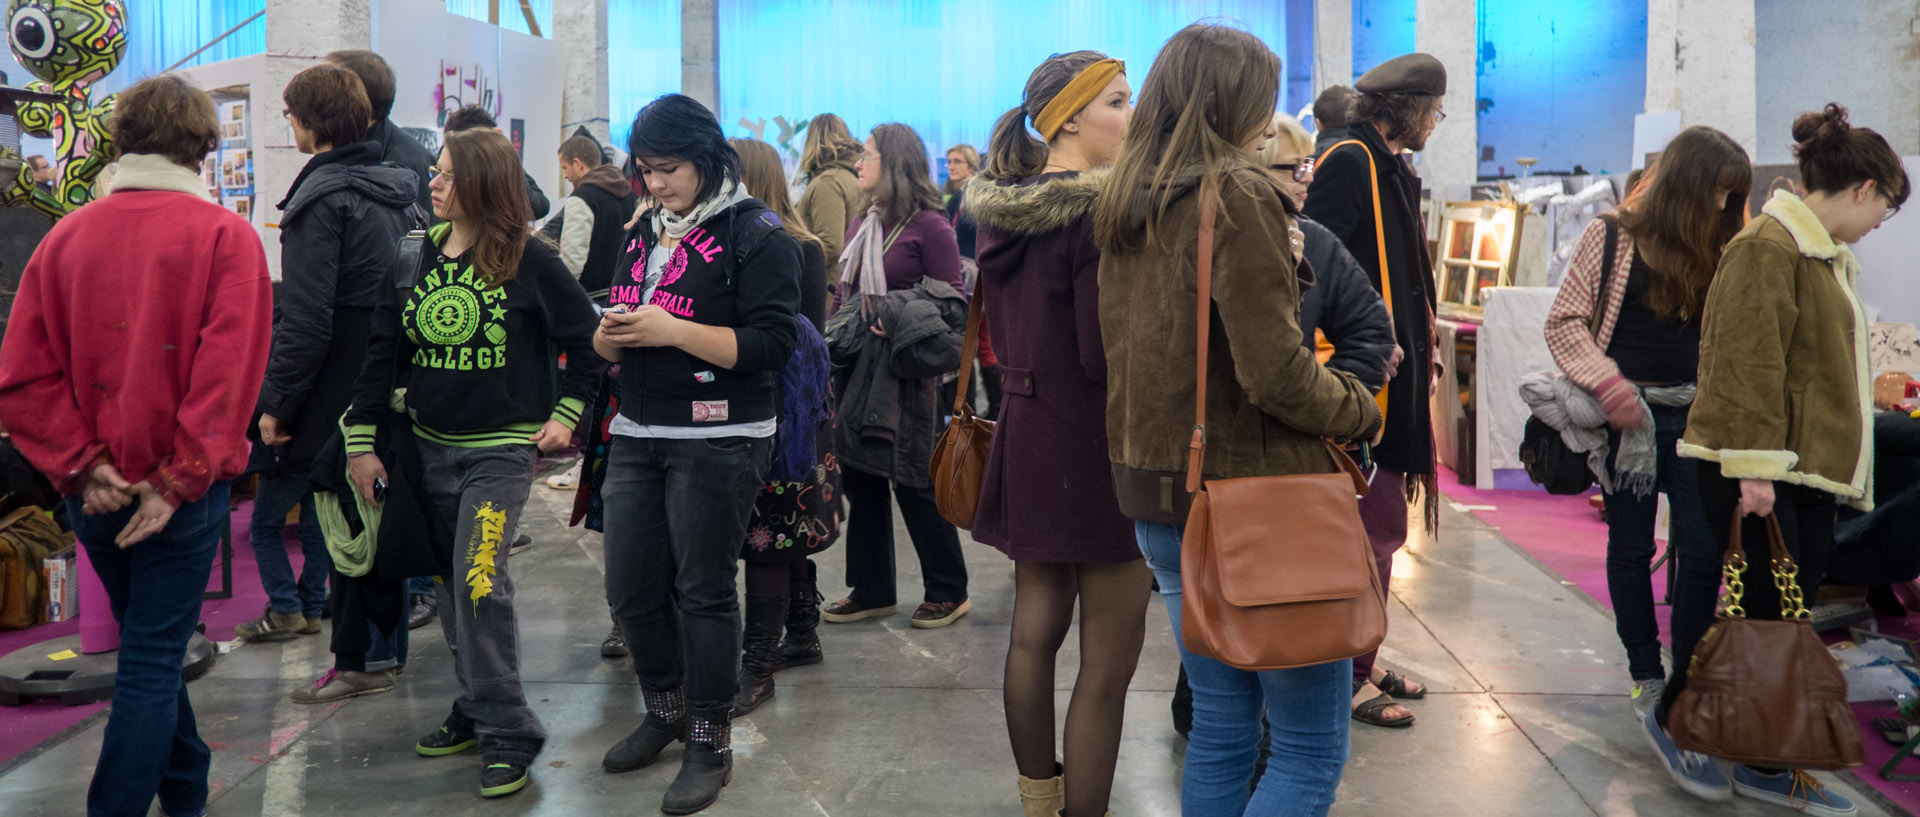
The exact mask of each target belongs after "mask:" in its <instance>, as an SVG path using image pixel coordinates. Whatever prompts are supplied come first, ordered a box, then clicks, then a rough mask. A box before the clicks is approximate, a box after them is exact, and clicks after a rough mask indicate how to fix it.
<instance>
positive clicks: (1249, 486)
mask: <svg viewBox="0 0 1920 817" xmlns="http://www.w3.org/2000/svg"><path fill="white" fill-rule="evenodd" d="M1214 210H1215V202H1214V201H1213V200H1212V199H1211V198H1209V197H1203V198H1202V199H1201V205H1200V265H1199V278H1200V286H1199V289H1200V291H1199V302H1200V305H1199V310H1200V312H1199V324H1198V325H1199V336H1200V345H1199V361H1198V369H1197V372H1198V374H1197V377H1196V382H1195V384H1194V421H1193V422H1194V426H1193V442H1192V444H1191V450H1190V452H1189V454H1188V460H1187V490H1188V491H1189V492H1192V493H1193V509H1192V510H1191V511H1190V512H1189V513H1188V515H1187V526H1186V531H1185V533H1184V535H1183V537H1182V540H1181V544H1180V585H1181V592H1182V593H1183V594H1184V595H1183V596H1182V598H1181V608H1180V609H1181V616H1182V623H1181V636H1182V638H1184V639H1185V641H1186V645H1187V649H1188V650H1189V651H1191V652H1193V653H1195V654H1197V655H1204V656H1207V657H1209V658H1213V659H1216V660H1218V661H1220V662H1221V663H1224V664H1226V665H1228V666H1231V667H1237V668H1240V669H1245V670H1269V669H1286V668H1289V667H1304V666H1311V665H1314V664H1324V663H1327V662H1329V661H1338V660H1340V659H1343V658H1352V657H1354V656H1357V655H1363V654H1365V653H1368V652H1371V651H1373V649H1374V648H1376V647H1378V646H1380V641H1381V639H1383V638H1385V637H1386V634H1387V606H1386V596H1385V594H1384V593H1383V592H1382V590H1381V588H1380V573H1379V571H1378V570H1377V569H1376V568H1375V566H1374V560H1373V548H1372V547H1370V546H1369V545H1368V542H1367V532H1366V528H1365V527H1364V526H1363V525H1362V524H1361V522H1360V501H1359V498H1358V497H1359V496H1360V495H1364V494H1365V493H1366V492H1367V481H1366V478H1365V477H1363V476H1361V474H1360V468H1359V466H1357V465H1355V464H1354V462H1353V458H1352V457H1349V456H1347V452H1346V451H1343V450H1341V448H1340V447H1339V446H1336V445H1334V444H1333V442H1332V441H1331V440H1322V442H1323V443H1325V445H1326V448H1327V454H1328V456H1329V457H1331V458H1332V463H1333V465H1335V466H1336V469H1335V470H1334V471H1333V472H1332V473H1325V474H1288V475H1284V476H1269V477H1241V478H1238V479H1218V480H1206V481H1205V484H1204V485H1203V484H1202V480H1201V473H1202V465H1203V460H1204V459H1205V457H1206V449H1207V439H1206V423H1207V337H1208V335H1209V332H1208V330H1209V328H1210V326H1211V323H1212V318H1213V315H1212V312H1213V232H1214V231H1213V226H1214Z"/></svg>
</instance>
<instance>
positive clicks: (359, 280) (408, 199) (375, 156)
mask: <svg viewBox="0 0 1920 817" xmlns="http://www.w3.org/2000/svg"><path fill="white" fill-rule="evenodd" d="M381 156H382V148H381V146H380V143H379V142H374V141H366V142H360V143H358V144H352V145H347V146H345V147H340V148H335V149H333V150H330V151H327V152H326V153H322V154H320V155H318V156H315V157H313V158H312V159H310V160H308V161H307V166H306V168H305V169H303V170H301V171H300V175H299V177H297V178H295V179H294V182H293V187H292V188H291V189H289V190H288V191H287V197H286V199H284V200H283V201H281V202H280V209H281V210H282V211H283V215H282V216H281V217H280V270H281V284H280V297H279V298H278V299H277V300H276V302H275V303H274V310H273V312H274V315H273V352H272V354H271V357H270V358H269V359H268V363H267V376H266V380H265V381H264V382H263V383H262V385H261V388H260V400H259V405H258V410H259V411H260V413H262V414H267V415H272V416H273V417H275V418H277V419H279V420H280V421H281V425H282V427H283V428H284V429H286V431H287V433H288V434H289V435H290V436H292V437H293V441H292V442H290V443H288V444H287V445H286V446H285V447H284V450H283V451H280V452H278V453H279V455H280V456H279V459H280V465H282V466H285V467H287V468H294V469H300V470H301V471H303V472H304V470H305V466H306V465H307V464H308V463H309V462H311V460H312V459H313V456H314V454H315V453H317V452H318V451H319V449H320V446H321V445H322V444H324V443H325V442H326V441H327V439H328V438H330V437H331V436H332V435H333V432H334V429H335V428H336V424H337V423H338V422H339V420H340V415H341V413H342V412H344V411H346V409H347V404H348V403H350V402H352V399H353V381H354V378H355V377H356V376H357V375H359V373H360V364H361V362H362V361H364V360H366V357H367V338H368V337H369V336H370V335H371V334H372V328H373V313H374V308H375V307H376V306H377V305H378V304H379V303H380V301H381V300H383V299H385V298H388V297H390V295H389V293H390V292H391V288H390V286H389V281H390V278H391V275H392V267H393V257H394V253H395V250H396V249H397V247H398V246H399V241H400V238H401V236H404V235H406V232H407V227H408V226H409V225H410V224H411V223H412V220H413V216H412V207H413V204H414V190H415V177H414V174H413V171H411V170H407V169H405V168H401V167H396V166H393V165H386V164H382V163H381Z"/></svg>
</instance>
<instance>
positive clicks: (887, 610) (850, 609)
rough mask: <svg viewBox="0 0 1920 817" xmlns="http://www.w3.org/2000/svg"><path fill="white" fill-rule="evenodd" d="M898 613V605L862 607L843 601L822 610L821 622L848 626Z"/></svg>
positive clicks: (851, 601)
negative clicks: (854, 622)
mask: <svg viewBox="0 0 1920 817" xmlns="http://www.w3.org/2000/svg"><path fill="white" fill-rule="evenodd" d="M897 612H900V606H899V605H897V604H889V605H886V606H884V607H861V606H860V605H858V604H855V603H854V601H853V599H841V600H839V601H836V602H834V603H832V604H829V605H827V606H825V607H822V608H820V620H822V621H826V622H829V623H832V624H846V623H848V622H851V621H859V620H860V619H863V618H875V617H878V616H890V615H893V614H894V613H897ZM914 615H916V616H917V615H919V614H918V613H915V614H914ZM913 626H915V627H918V626H920V625H919V624H918V623H916V624H914V625H913Z"/></svg>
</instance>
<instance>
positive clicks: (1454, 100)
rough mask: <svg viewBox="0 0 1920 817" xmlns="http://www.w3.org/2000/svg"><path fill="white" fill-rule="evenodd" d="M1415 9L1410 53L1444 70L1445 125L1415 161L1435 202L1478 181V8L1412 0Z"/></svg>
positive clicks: (1460, 1)
mask: <svg viewBox="0 0 1920 817" xmlns="http://www.w3.org/2000/svg"><path fill="white" fill-rule="evenodd" d="M1416 8H1417V11H1416V15H1417V16H1416V18H1415V22H1414V48H1415V49H1417V50H1419V51H1422V52H1425V53H1428V54H1432V55H1433V56H1435V57H1437V58H1439V60H1440V62H1441V64H1443V65H1445V66H1446V67H1447V96H1446V100H1445V102H1444V103H1443V104H1444V105H1445V109H1446V112H1447V120H1446V121H1445V122H1442V123H1440V126H1439V127H1437V128H1434V130H1433V136H1432V137H1431V138H1429V139H1428V140H1427V149H1426V150H1425V151H1423V152H1421V154H1420V159H1419V163H1420V176H1421V178H1422V179H1423V180H1425V182H1426V186H1427V187H1430V188H1433V189H1434V190H1435V191H1436V192H1435V198H1436V199H1437V198H1439V196H1440V195H1442V194H1441V193H1440V192H1439V191H1441V190H1443V189H1444V188H1445V187H1446V186H1447V185H1456V184H1473V183H1474V182H1475V181H1476V180H1478V179H1479V177H1480V157H1479V153H1480V130H1479V127H1478V124H1479V123H1478V121H1477V120H1478V119H1479V117H1478V116H1476V109H1477V105H1476V99H1477V97H1478V96H1479V82H1478V74H1479V71H1478V68H1479V55H1480V44H1479V39H1480V35H1479V3H1478V2H1477V0H1418V5H1417V6H1416Z"/></svg>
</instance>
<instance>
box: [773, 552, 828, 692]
mask: <svg viewBox="0 0 1920 817" xmlns="http://www.w3.org/2000/svg"><path fill="white" fill-rule="evenodd" d="M819 575H820V568H819V567H818V566H817V565H815V564H814V563H813V560H812V559H808V560H807V578H805V579H804V580H801V581H797V582H794V583H793V585H792V586H791V588H790V589H789V590H788V596H787V634H786V636H785V637H784V638H782V639H780V650H779V654H778V655H777V656H776V657H775V659H774V662H773V671H774V672H779V671H780V670H783V669H787V668H789V667H804V666H809V665H812V664H818V663H820V662H821V661H822V660H823V659H824V655H823V654H822V652H821V650H820V602H821V601H823V599H822V597H821V596H820V589H819V587H818V585H817V581H816V580H817V579H818V577H819Z"/></svg>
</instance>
